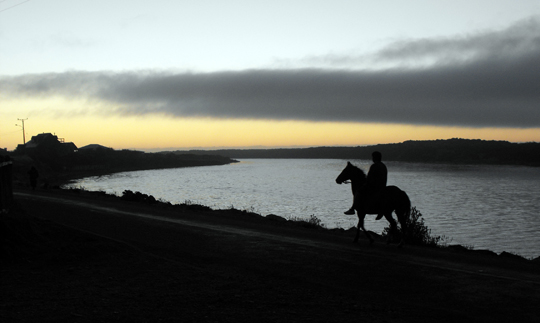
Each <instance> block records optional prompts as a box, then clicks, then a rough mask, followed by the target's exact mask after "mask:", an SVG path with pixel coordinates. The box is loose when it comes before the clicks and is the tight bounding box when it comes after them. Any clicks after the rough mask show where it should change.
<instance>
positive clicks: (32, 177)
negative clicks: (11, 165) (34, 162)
mask: <svg viewBox="0 0 540 323" xmlns="http://www.w3.org/2000/svg"><path fill="white" fill-rule="evenodd" d="M28 176H29V177H30V186H31V187H32V190H34V191H35V190H36V186H37V179H38V177H39V173H38V171H37V169H36V168H35V167H34V166H32V168H30V170H29V171H28Z"/></svg>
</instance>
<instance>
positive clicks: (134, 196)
mask: <svg viewBox="0 0 540 323" xmlns="http://www.w3.org/2000/svg"><path fill="white" fill-rule="evenodd" d="M96 176H101V175H96ZM75 180H76V179H75ZM59 190H61V191H65V192H69V193H74V194H80V193H84V194H88V195H95V196H101V197H108V198H113V199H114V198H116V199H119V200H124V201H130V202H134V203H140V204H149V205H160V206H167V207H172V208H175V207H177V208H180V209H181V208H185V207H187V206H189V207H191V208H196V209H203V210H207V211H209V212H220V211H224V210H230V211H234V212H239V213H246V214H249V215H251V216H253V217H263V218H268V217H270V218H272V219H273V220H274V221H280V222H288V223H292V224H293V225H303V226H304V227H312V228H317V229H318V230H322V231H327V232H334V233H339V234H345V233H346V232H348V233H349V234H350V235H352V236H354V234H355V233H356V228H355V227H351V228H349V229H343V228H331V229H330V228H326V227H324V226H321V225H320V224H319V223H318V221H317V220H318V219H317V218H311V219H307V218H291V219H286V218H284V217H282V216H280V215H276V214H269V215H266V216H265V215H262V214H259V213H255V212H252V211H247V210H239V209H235V208H228V209H213V208H211V207H210V206H206V205H202V204H197V203H195V204H194V203H189V204H186V203H178V204H172V203H171V202H169V201H161V200H159V199H156V198H155V197H154V196H152V195H148V194H144V193H140V192H133V191H131V190H126V191H125V192H127V194H126V195H121V196H119V195H114V194H108V193H105V192H100V191H88V190H86V189H84V188H61V187H60V188H59ZM369 232H370V234H371V235H372V236H374V237H375V238H376V239H377V240H379V242H381V241H384V239H383V238H382V236H381V235H380V234H378V233H376V232H373V231H369ZM424 247H426V248H435V249H441V250H452V251H455V252H461V253H468V254H478V255H484V256H492V257H501V258H508V259H511V258H513V259H521V260H526V261H531V262H537V263H540V256H537V257H530V258H527V257H525V256H522V255H520V254H517V253H512V252H507V251H501V252H499V253H497V252H495V251H492V250H489V249H474V248H473V247H470V246H467V245H461V244H446V243H444V241H443V243H442V244H439V245H437V246H424Z"/></svg>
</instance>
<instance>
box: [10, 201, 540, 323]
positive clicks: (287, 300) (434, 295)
mask: <svg viewBox="0 0 540 323" xmlns="http://www.w3.org/2000/svg"><path fill="white" fill-rule="evenodd" d="M16 200H17V201H18V203H19V205H20V206H21V209H22V211H23V212H24V214H22V215H20V217H22V218H24V219H27V220H25V222H24V223H23V224H19V222H16V221H15V222H9V223H10V225H11V226H10V227H11V228H12V227H16V228H17V230H24V229H27V230H26V231H28V230H30V232H31V233H32V235H31V236H26V235H24V234H23V236H24V239H23V240H25V241H29V242H28V246H11V248H12V249H13V250H18V249H17V248H19V249H20V251H21V254H24V256H20V257H15V260H13V261H10V263H9V264H8V265H6V266H5V267H3V268H2V273H1V274H2V282H1V289H2V291H3V292H2V296H1V299H0V300H1V305H0V306H1V307H0V320H1V321H2V322H11V321H13V322H16V321H35V320H38V321H42V322H43V321H50V322H58V321H69V322H90V321H92V322H95V321H107V322H108V321H121V322H137V321H138V322H154V321H156V322H159V321H171V322H180V321H181V322H186V321H188V322H190V321H193V322H239V321H245V322H248V321H249V322H253V321H261V322H343V321H345V320H355V321H356V320H358V321H366V320H367V321H368V322H412V321H415V322H423V321H437V322H456V321H461V322H467V321H470V322H482V321H485V322H487V321H490V322H503V321H510V320H512V321H521V322H537V321H539V320H540V308H539V306H538V304H540V271H539V268H540V267H538V265H536V264H534V263H531V262H530V261H524V260H523V261H520V260H514V259H502V258H500V257H494V256H487V255H483V254H482V253H470V252H468V253H460V252H452V251H449V250H438V249H428V248H421V247H414V246H406V247H405V248H403V249H397V248H395V246H393V245H386V244H384V243H376V244H375V245H374V246H372V247H370V246H369V245H368V244H367V242H366V241H363V240H361V241H360V243H358V244H352V243H351V239H352V237H351V236H350V235H348V234H347V233H332V232H328V230H315V229H308V228H304V227H301V226H298V225H291V224H290V223H287V222H280V221H271V220H268V219H266V218H263V217H259V216H254V215H252V214H248V213H246V212H239V211H209V210H206V209H197V208H193V209H188V208H178V207H172V206H166V205H145V204H139V203H133V202H125V201H121V200H120V199H118V198H111V197H97V196H95V195H86V194H85V193H84V192H83V193H80V194H73V193H67V192H63V191H42V192H37V193H36V192H30V191H18V192H17V193H16ZM8 237H10V236H8ZM13 239H15V240H16V239H17V238H13ZM16 241H19V240H16ZM22 244H23V245H24V244H25V243H22ZM8 245H9V244H8ZM12 258H13V257H12ZM12 258H10V259H12Z"/></svg>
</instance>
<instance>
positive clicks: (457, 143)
mask: <svg viewBox="0 0 540 323" xmlns="http://www.w3.org/2000/svg"><path fill="white" fill-rule="evenodd" d="M375 150H378V151H380V152H381V153H382V154H383V160H387V161H404V162H421V163H457V164H503V165H527V166H540V143H536V142H530V143H511V142H508V141H487V140H480V139H458V138H454V139H447V140H425V141H413V140H410V141H405V142H402V143H395V144H379V145H373V146H361V147H360V146H358V147H313V148H280V149H222V150H212V151H204V150H191V151H190V153H193V154H215V155H221V156H227V157H230V158H237V159H242V158H333V159H371V153H372V152H373V151H375Z"/></svg>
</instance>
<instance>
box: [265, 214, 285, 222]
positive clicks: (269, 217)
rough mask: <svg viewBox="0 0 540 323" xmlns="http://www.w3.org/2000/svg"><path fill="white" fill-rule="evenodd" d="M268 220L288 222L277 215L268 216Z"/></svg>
mask: <svg viewBox="0 0 540 323" xmlns="http://www.w3.org/2000/svg"><path fill="white" fill-rule="evenodd" d="M266 218H267V219H269V220H272V221H279V222H287V219H285V218H284V217H281V216H279V215H275V214H268V215H267V216H266Z"/></svg>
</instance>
